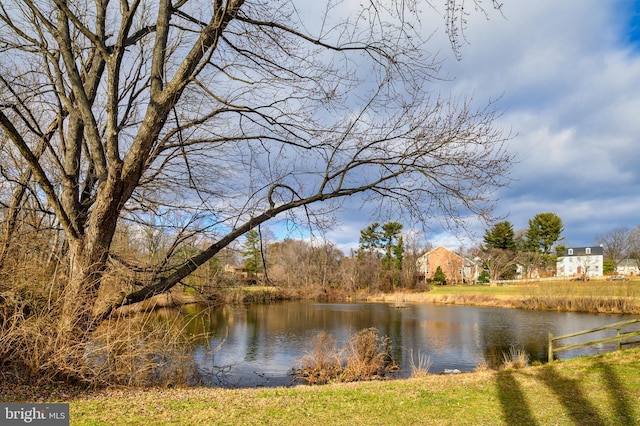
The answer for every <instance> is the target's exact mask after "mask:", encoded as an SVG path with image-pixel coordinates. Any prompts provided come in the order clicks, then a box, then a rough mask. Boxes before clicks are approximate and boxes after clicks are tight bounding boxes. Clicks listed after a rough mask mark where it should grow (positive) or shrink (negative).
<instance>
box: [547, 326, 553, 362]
mask: <svg viewBox="0 0 640 426" xmlns="http://www.w3.org/2000/svg"><path fill="white" fill-rule="evenodd" d="M552 361H553V333H549V361H548V362H552Z"/></svg>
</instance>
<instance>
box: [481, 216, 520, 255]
mask: <svg viewBox="0 0 640 426" xmlns="http://www.w3.org/2000/svg"><path fill="white" fill-rule="evenodd" d="M514 235H515V234H514V232H513V225H512V224H511V222H509V221H507V220H505V221H504V222H500V223H496V224H495V225H494V226H493V228H491V230H488V229H487V230H486V231H485V234H484V243H485V244H486V247H487V248H488V249H491V248H494V249H501V250H510V251H515V249H516V241H515V239H514Z"/></svg>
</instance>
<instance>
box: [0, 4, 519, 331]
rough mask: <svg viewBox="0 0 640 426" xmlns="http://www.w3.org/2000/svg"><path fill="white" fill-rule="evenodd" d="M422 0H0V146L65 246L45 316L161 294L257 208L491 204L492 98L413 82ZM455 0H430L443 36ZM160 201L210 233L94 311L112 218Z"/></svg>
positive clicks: (134, 214) (84, 323)
mask: <svg viewBox="0 0 640 426" xmlns="http://www.w3.org/2000/svg"><path fill="white" fill-rule="evenodd" d="M474 3H475V4H476V5H479V6H481V4H480V1H479V0H476V1H475V2H474ZM493 5H494V6H496V3H494V4H493ZM423 6H424V5H423V4H421V3H420V2H418V1H409V2H406V1H397V2H382V1H380V2H378V1H371V2H366V3H363V4H361V5H360V6H357V7H356V6H355V5H351V4H349V3H344V4H343V3H339V4H335V3H334V2H331V1H329V2H327V4H326V5H325V6H324V9H322V10H321V12H322V13H317V14H316V13H313V14H310V13H302V11H301V10H299V9H298V5H297V3H296V2H294V1H282V2H280V3H278V6H277V7H275V6H274V4H273V2H271V1H267V0H247V1H244V0H215V1H197V0H194V1H186V0H173V1H171V0H154V1H152V0H148V1H147V0H121V1H119V2H112V1H109V0H97V1H89V0H77V1H74V2H69V1H67V0H43V1H38V2H35V1H33V0H11V1H4V0H0V28H1V31H0V52H1V53H2V56H3V61H2V64H1V65H0V129H2V132H3V133H4V135H5V136H6V138H8V139H9V140H10V141H11V144H10V145H5V146H4V147H3V149H4V150H5V152H7V153H10V154H11V155H12V156H19V157H21V159H22V161H23V162H24V164H25V170H26V174H25V175H24V177H23V178H20V179H18V180H16V182H14V190H15V191H21V190H22V189H23V188H25V187H26V188H29V189H30V191H31V193H32V194H34V196H37V197H38V198H39V199H40V203H39V205H40V206H41V208H42V212H43V214H48V215H53V216H55V218H56V220H57V222H58V226H59V227H60V228H61V229H62V231H63V233H64V237H65V239H66V243H67V244H68V247H69V280H68V282H66V283H65V284H64V289H63V293H64V299H63V306H62V308H61V323H60V325H59V330H60V333H62V334H64V335H82V333H86V332H87V331H91V330H92V329H93V328H94V327H95V326H96V325H97V324H98V323H99V322H100V321H101V320H102V319H104V318H106V316H108V315H109V314H110V312H112V310H113V309H115V308H117V307H118V306H123V305H127V304H132V303H136V302H140V301H142V300H145V299H147V298H149V297H152V296H154V295H157V294H159V293H162V292H166V291H168V290H169V289H171V288H172V287H173V286H175V285H176V284H177V283H179V282H181V280H183V279H184V278H185V277H187V276H188V275H189V274H191V273H193V272H194V271H195V270H196V269H197V268H198V267H199V266H200V265H203V264H204V263H205V262H207V260H209V259H210V258H212V256H214V255H215V254H216V253H218V252H219V251H220V250H222V249H223V248H224V247H226V246H227V245H229V244H230V243H231V242H232V241H234V240H235V239H237V238H238V237H239V236H241V235H243V234H244V233H246V232H247V231H248V230H250V229H253V228H254V227H256V226H258V225H259V224H261V223H264V222H266V221H268V220H270V219H272V218H275V217H279V216H281V215H283V214H289V215H290V216H291V217H292V218H293V219H296V218H300V217H302V218H305V220H308V221H310V224H311V225H313V224H314V223H316V219H321V218H324V217H325V215H326V214H327V213H330V212H332V211H335V209H336V208H337V207H339V204H340V199H342V198H344V197H348V196H353V195H357V194H363V200H364V201H366V202H367V203H373V202H384V201H385V200H389V201H392V202H393V203H394V205H396V206H399V207H400V208H403V209H405V211H408V212H411V213H412V214H414V215H415V217H416V219H417V220H420V219H424V218H427V217H433V216H436V215H443V216H444V217H447V218H451V219H453V220H457V218H458V217H461V216H462V214H463V213H464V215H468V214H479V215H488V214H490V207H491V205H492V203H493V200H492V190H494V189H495V188H497V187H500V186H502V185H504V184H505V183H506V179H505V176H506V175H507V173H508V168H509V164H510V160H511V158H510V155H509V154H508V153H507V152H506V151H505V150H504V148H503V142H504V141H505V139H506V138H507V136H505V135H503V133H502V131H501V130H500V129H499V128H497V127H496V126H495V125H494V120H495V115H494V110H493V108H492V105H490V104H489V105H488V106H487V107H486V108H480V109H474V108H472V107H471V102H469V101H466V100H462V101H457V100H454V99H444V98H441V97H439V96H437V95H436V94H432V93H431V92H430V91H429V87H430V82H431V81H432V79H433V78H434V77H436V76H437V73H438V61H437V59H436V58H435V57H433V56H432V55H429V53H428V52H427V51H425V50H424V46H427V45H428V43H427V40H426V38H427V37H428V36H424V35H423V33H421V32H420V31H421V30H420V28H419V25H418V24H419V19H418V16H417V15H418V10H419V9H423V8H424V7H423ZM462 6H464V1H460V0H458V1H456V0H448V1H447V9H446V13H445V16H446V17H447V22H448V31H449V35H450V37H451V39H452V43H454V46H456V45H458V43H459V42H460V40H462V38H461V37H463V35H461V32H460V30H461V29H462V25H463V23H464V13H465V12H464V8H463V7H462ZM305 7H306V6H305ZM314 7H315V8H317V5H316V4H314ZM354 7H355V9H354ZM315 11H316V9H314V12H315ZM426 32H428V33H429V34H430V33H431V30H430V29H427V30H426ZM43 147H44V148H43ZM167 211H181V212H184V213H185V214H186V213H190V214H192V215H193V217H194V218H197V220H196V219H194V220H193V221H190V223H192V224H193V227H192V228H191V230H190V231H191V235H194V234H195V233H196V232H208V233H209V234H210V235H213V236H215V237H216V238H215V240H214V242H213V243H211V244H210V245H209V246H208V247H206V248H204V249H203V250H201V251H199V252H198V253H196V254H194V255H193V256H191V257H189V258H188V259H186V260H184V261H182V262H180V263H171V262H165V261H163V262H164V263H163V265H164V266H163V267H161V268H153V271H155V272H154V274H152V275H151V276H150V277H149V278H148V280H147V281H146V282H144V283H140V284H141V287H140V288H139V289H138V290H136V291H133V292H129V293H126V292H125V293H124V294H123V295H122V297H121V298H119V299H118V300H116V301H114V302H113V303H111V304H109V305H108V306H106V307H105V308H103V309H100V310H96V309H94V306H95V305H96V301H97V298H98V290H99V289H100V286H101V279H102V277H103V275H104V272H105V271H106V270H107V269H108V267H109V260H110V257H111V254H112V250H111V245H112V242H113V238H114V234H115V232H116V228H117V226H118V224H119V223H120V222H122V221H131V222H134V223H135V222H138V223H142V222H144V221H145V220H152V221H155V223H157V221H158V220H162V219H161V218H162V215H163V214H164V213H165V212H167ZM158 218H160V219H158ZM176 241H177V242H178V243H179V242H180V241H183V239H180V240H176ZM175 252H176V250H173V251H172V253H175ZM78 330H79V331H81V333H75V334H74V332H75V331H78Z"/></svg>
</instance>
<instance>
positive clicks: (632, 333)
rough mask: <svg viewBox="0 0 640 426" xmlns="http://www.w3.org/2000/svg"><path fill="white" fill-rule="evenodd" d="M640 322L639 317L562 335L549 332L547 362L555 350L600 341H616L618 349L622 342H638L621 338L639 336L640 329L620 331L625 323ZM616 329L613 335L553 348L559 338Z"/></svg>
mask: <svg viewBox="0 0 640 426" xmlns="http://www.w3.org/2000/svg"><path fill="white" fill-rule="evenodd" d="M635 323H640V319H634V320H628V321H621V322H617V323H615V324H610V325H605V326H602V327H596V328H592V329H590V330H584V331H578V332H577V333H571V334H565V335H564V336H554V335H553V333H549V362H552V361H553V354H554V353H556V352H562V351H568V350H571V349H577V348H584V347H586V346H591V345H597V344H600V343H609V342H616V341H617V342H618V349H620V348H621V345H623V344H632V343H640V342H622V341H623V340H626V339H630V338H632V337H636V336H640V330H638V331H630V332H626V333H622V332H621V330H620V329H621V328H622V327H624V326H627V325H631V324H635ZM613 328H615V329H617V331H618V333H617V335H616V336H614V337H607V338H606V339H599V340H593V341H591V342H585V343H577V344H575V345H569V346H561V347H559V348H555V349H554V348H553V343H554V342H557V341H559V340H563V339H568V338H570V337H576V336H582V335H584V334H589V333H595V332H597V331H603V330H610V329H613Z"/></svg>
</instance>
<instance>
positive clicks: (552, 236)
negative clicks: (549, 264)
mask: <svg viewBox="0 0 640 426" xmlns="http://www.w3.org/2000/svg"><path fill="white" fill-rule="evenodd" d="M563 230H564V228H563V225H562V219H560V217H559V216H558V215H556V214H555V213H538V214H537V215H536V216H535V217H534V218H533V219H530V220H529V229H527V233H526V234H525V240H526V247H527V249H529V250H531V251H537V252H541V253H542V254H543V255H545V256H549V255H550V254H551V249H552V248H553V245H554V244H555V243H556V241H558V238H560V234H561V233H562V231H563Z"/></svg>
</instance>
